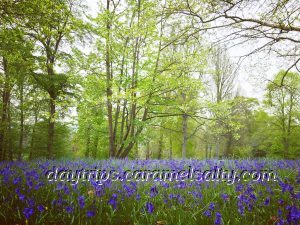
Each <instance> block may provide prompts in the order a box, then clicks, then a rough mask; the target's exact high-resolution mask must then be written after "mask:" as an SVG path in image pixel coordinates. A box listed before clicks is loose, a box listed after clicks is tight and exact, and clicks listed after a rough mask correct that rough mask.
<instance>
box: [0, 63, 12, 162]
mask: <svg viewBox="0 0 300 225" xmlns="http://www.w3.org/2000/svg"><path fill="white" fill-rule="evenodd" d="M3 70H4V74H5V78H4V79H5V80H4V89H3V92H2V113H1V127H0V160H4V159H6V143H5V142H6V135H7V125H8V124H7V123H8V121H7V119H8V112H9V102H10V83H9V82H10V81H9V78H10V77H9V71H8V62H7V59H6V58H5V57H3Z"/></svg>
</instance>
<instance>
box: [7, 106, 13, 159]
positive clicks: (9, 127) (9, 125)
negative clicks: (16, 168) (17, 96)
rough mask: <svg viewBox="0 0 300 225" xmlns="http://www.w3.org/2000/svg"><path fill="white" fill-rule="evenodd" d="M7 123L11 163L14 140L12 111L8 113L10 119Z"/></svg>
mask: <svg viewBox="0 0 300 225" xmlns="http://www.w3.org/2000/svg"><path fill="white" fill-rule="evenodd" d="M9 109H10V102H9ZM7 120H8V121H7V122H8V135H9V140H8V159H9V160H10V161H13V139H12V137H11V136H12V130H11V112H10V110H9V111H8V117H7Z"/></svg>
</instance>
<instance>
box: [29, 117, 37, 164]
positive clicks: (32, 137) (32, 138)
mask: <svg viewBox="0 0 300 225" xmlns="http://www.w3.org/2000/svg"><path fill="white" fill-rule="evenodd" d="M37 117H38V116H37V112H35V115H34V124H33V129H32V134H31V143H30V152H29V160H31V159H32V158H33V149H34V141H35V139H34V135H35V127H36V124H37V120H38V118H37Z"/></svg>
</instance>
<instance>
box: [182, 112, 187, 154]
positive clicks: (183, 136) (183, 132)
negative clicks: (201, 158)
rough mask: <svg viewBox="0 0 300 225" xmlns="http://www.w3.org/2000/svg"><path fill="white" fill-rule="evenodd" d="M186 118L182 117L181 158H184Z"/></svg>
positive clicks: (185, 115)
mask: <svg viewBox="0 0 300 225" xmlns="http://www.w3.org/2000/svg"><path fill="white" fill-rule="evenodd" d="M187 118H188V116H187V114H183V115H182V158H186V145H187Z"/></svg>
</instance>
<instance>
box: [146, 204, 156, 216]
mask: <svg viewBox="0 0 300 225" xmlns="http://www.w3.org/2000/svg"><path fill="white" fill-rule="evenodd" d="M145 208H146V211H147V212H148V213H149V214H151V213H153V212H154V206H153V204H152V203H151V202H147V203H146V205H145Z"/></svg>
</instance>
